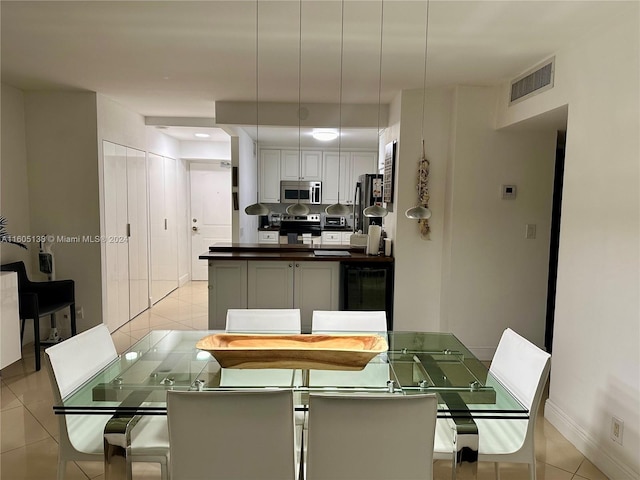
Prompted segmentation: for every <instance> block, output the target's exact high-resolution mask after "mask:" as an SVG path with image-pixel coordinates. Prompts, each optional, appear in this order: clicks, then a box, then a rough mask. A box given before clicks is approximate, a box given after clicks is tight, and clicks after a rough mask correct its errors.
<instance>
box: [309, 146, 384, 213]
mask: <svg viewBox="0 0 640 480" xmlns="http://www.w3.org/2000/svg"><path fill="white" fill-rule="evenodd" d="M376 157H377V155H376V153H375V152H341V155H340V161H338V152H324V155H323V166H322V182H323V183H322V203H325V204H333V203H337V202H338V169H339V171H340V175H339V181H340V184H339V187H340V203H342V204H344V205H352V204H353V194H354V191H355V186H356V182H357V181H358V177H359V176H360V175H362V174H364V173H374V172H375V171H376V170H375V169H376Z"/></svg>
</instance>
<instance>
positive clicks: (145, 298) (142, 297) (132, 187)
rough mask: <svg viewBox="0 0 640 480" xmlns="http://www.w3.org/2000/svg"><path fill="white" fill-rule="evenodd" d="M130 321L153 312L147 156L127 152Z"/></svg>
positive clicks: (129, 150)
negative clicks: (150, 311) (151, 309)
mask: <svg viewBox="0 0 640 480" xmlns="http://www.w3.org/2000/svg"><path fill="white" fill-rule="evenodd" d="M127 203H128V216H129V245H128V246H129V318H133V317H135V316H136V315H138V314H139V313H140V312H142V311H144V310H146V309H147V308H149V258H148V255H149V248H148V239H149V235H148V222H149V216H148V214H147V168H146V161H145V155H144V152H142V151H140V150H135V149H133V148H127Z"/></svg>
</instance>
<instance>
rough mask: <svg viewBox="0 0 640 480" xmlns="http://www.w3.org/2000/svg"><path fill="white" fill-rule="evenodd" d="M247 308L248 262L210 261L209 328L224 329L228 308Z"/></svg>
mask: <svg viewBox="0 0 640 480" xmlns="http://www.w3.org/2000/svg"><path fill="white" fill-rule="evenodd" d="M230 308H247V262H246V261H242V260H232V261H210V262H209V329H210V330H224V329H225V327H226V321H227V310H228V309H230Z"/></svg>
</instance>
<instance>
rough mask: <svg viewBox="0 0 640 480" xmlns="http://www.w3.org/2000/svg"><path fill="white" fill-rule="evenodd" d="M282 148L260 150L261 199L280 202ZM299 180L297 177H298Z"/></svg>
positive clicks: (267, 201) (268, 201)
mask: <svg viewBox="0 0 640 480" xmlns="http://www.w3.org/2000/svg"><path fill="white" fill-rule="evenodd" d="M281 158H282V156H281V152H280V150H272V149H263V150H260V165H259V170H260V201H261V202H264V203H278V202H280V160H281ZM296 180H297V179H296Z"/></svg>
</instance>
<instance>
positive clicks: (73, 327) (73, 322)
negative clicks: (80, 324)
mask: <svg viewBox="0 0 640 480" xmlns="http://www.w3.org/2000/svg"><path fill="white" fill-rule="evenodd" d="M69 318H70V319H71V336H72V337H73V336H74V335H75V334H76V304H75V303H72V304H71V305H69Z"/></svg>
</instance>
